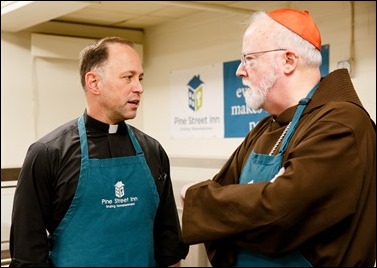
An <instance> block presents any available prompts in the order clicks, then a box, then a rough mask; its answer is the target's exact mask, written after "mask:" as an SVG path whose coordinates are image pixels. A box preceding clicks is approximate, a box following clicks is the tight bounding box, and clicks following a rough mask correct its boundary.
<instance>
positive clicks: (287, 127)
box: [268, 121, 292, 156]
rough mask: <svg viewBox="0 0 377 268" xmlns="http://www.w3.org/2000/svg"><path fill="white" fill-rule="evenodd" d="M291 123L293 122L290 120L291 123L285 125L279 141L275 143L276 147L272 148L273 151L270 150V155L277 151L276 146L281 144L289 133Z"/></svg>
mask: <svg viewBox="0 0 377 268" xmlns="http://www.w3.org/2000/svg"><path fill="white" fill-rule="evenodd" d="M291 123H292V121H291V122H289V124H288V125H287V126H286V127H285V129H284V131H283V133H281V135H280V137H279V139H278V141H277V142H276V143H275V145H274V147H273V148H272V150H271V152H270V153H269V154H268V155H270V156H271V155H273V153H274V152H275V150H276V148H277V147H278V146H279V144H280V143H281V141H282V140H283V138H284V136H285V134H287V131H288V129H289V127H290V125H291Z"/></svg>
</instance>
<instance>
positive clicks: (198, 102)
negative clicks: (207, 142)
mask: <svg viewBox="0 0 377 268" xmlns="http://www.w3.org/2000/svg"><path fill="white" fill-rule="evenodd" d="M222 74H223V65H222V63H220V64H214V65H208V66H202V67H196V68H193V69H187V70H180V71H172V72H171V73H170V81H171V82H170V84H171V119H170V120H171V122H170V123H171V124H170V125H171V133H172V137H173V138H176V139H182V138H223V137H224V113H223V107H224V97H223V89H224V85H223V79H222V77H223V75H222Z"/></svg>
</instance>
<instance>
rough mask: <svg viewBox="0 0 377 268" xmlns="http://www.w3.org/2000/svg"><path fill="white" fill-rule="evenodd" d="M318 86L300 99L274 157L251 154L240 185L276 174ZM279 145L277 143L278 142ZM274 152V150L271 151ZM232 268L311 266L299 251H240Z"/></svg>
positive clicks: (262, 180) (260, 180)
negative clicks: (272, 255)
mask: <svg viewBox="0 0 377 268" xmlns="http://www.w3.org/2000/svg"><path fill="white" fill-rule="evenodd" d="M317 87H318V85H317V86H315V87H314V88H313V89H312V90H311V91H310V92H309V94H308V96H307V97H306V98H304V99H301V100H300V101H299V104H298V108H297V110H296V112H295V114H294V116H293V119H292V122H291V123H290V124H288V126H287V128H286V129H285V130H284V132H283V134H282V136H281V137H280V138H282V140H281V146H280V149H279V152H278V153H277V154H276V155H272V154H273V151H271V153H270V154H268V155H266V154H257V153H255V152H254V151H252V152H251V154H250V156H249V158H248V160H247V162H246V164H245V166H244V167H243V169H242V171H241V175H240V182H239V183H240V184H245V183H257V182H264V181H271V179H273V178H274V177H275V175H276V174H278V172H279V170H280V168H281V163H282V160H283V153H284V151H285V150H286V148H287V146H288V144H289V141H290V139H291V138H292V136H293V134H294V131H295V129H296V126H297V123H298V121H299V119H300V117H301V114H302V112H303V111H304V109H305V107H306V105H307V104H308V103H309V101H310V98H311V97H312V95H313V94H314V92H315V90H316V89H317ZM279 140H280V139H279ZM278 143H279V142H278ZM278 143H277V144H278ZM273 150H274V149H273ZM234 267H312V265H311V264H310V263H309V262H308V261H307V260H306V259H305V258H304V257H303V256H302V255H301V253H300V252H299V251H293V252H291V253H288V254H285V255H284V256H281V257H277V258H270V257H267V256H263V255H260V254H257V253H255V252H252V251H249V250H246V249H241V250H240V251H239V253H238V255H237V257H236V262H235V265H234Z"/></svg>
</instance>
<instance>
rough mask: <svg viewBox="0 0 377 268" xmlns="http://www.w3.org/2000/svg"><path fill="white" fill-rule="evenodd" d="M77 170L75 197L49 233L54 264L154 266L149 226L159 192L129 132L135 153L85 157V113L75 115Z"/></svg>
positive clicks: (86, 152)
mask: <svg viewBox="0 0 377 268" xmlns="http://www.w3.org/2000/svg"><path fill="white" fill-rule="evenodd" d="M78 128H79V136H80V143H81V169H80V177H79V181H78V185H77V189H76V193H75V196H74V198H73V200H72V203H71V206H70V207H69V209H68V211H67V213H66V215H65V217H64V218H63V220H62V221H61V223H60V224H59V226H58V227H57V229H56V230H55V232H54V233H53V234H52V236H51V238H52V251H51V252H50V259H51V262H52V265H53V266H56V267H59V266H60V267H67V266H73V267H79V266H82V267H94V266H98V267H110V266H114V267H115V266H119V267H121V266H122V267H132V266H141V267H148V266H149V267H155V266H156V262H155V258H154V240H153V226H154V218H155V215H156V211H157V207H158V203H159V196H158V192H157V188H156V185H155V182H154V179H153V176H152V174H151V172H150V169H149V167H148V165H147V163H146V160H145V158H144V154H143V152H142V149H141V147H140V145H139V143H138V141H137V140H136V138H135V136H134V134H133V132H132V131H131V129H130V128H129V126H127V128H128V133H129V135H130V138H131V141H132V143H133V146H134V148H135V151H136V155H134V156H127V157H117V158H107V159H94V158H93V159H89V154H88V143H87V137H86V130H85V124H84V119H83V116H81V117H80V118H79V119H78Z"/></svg>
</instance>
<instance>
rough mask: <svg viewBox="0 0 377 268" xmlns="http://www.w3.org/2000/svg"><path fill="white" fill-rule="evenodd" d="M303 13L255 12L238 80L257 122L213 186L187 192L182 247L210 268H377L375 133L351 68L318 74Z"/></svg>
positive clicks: (315, 36)
mask: <svg viewBox="0 0 377 268" xmlns="http://www.w3.org/2000/svg"><path fill="white" fill-rule="evenodd" d="M320 50H321V36H320V32H319V30H318V28H317V26H316V24H315V22H314V21H313V20H312V18H311V17H310V15H309V12H308V11H300V10H295V9H278V10H274V11H271V12H268V13H266V12H262V11H261V12H255V13H253V14H252V16H251V20H250V24H249V26H248V28H247V29H246V31H245V33H244V37H243V43H242V56H241V63H240V65H239V67H238V69H237V73H236V74H237V76H239V77H241V78H242V80H243V83H244V84H245V86H247V87H248V90H247V91H246V93H245V100H246V103H247V105H248V106H250V107H251V108H253V109H260V108H263V109H264V110H266V111H267V112H268V113H269V114H270V115H269V116H267V117H266V118H264V119H262V120H261V121H260V122H259V123H258V124H257V126H256V127H255V128H254V129H253V130H252V131H251V132H250V133H248V135H247V136H246V138H245V140H244V141H243V142H242V143H241V144H240V146H239V147H238V148H237V149H236V150H235V151H234V152H233V154H232V155H231V156H230V158H229V159H228V161H227V162H226V163H225V164H224V166H223V167H222V168H221V170H220V171H219V172H218V174H216V175H215V176H214V177H213V178H212V180H206V181H202V182H199V183H196V184H191V185H186V186H185V187H183V189H182V191H181V197H182V201H183V202H184V209H183V216H182V232H183V240H184V242H186V243H188V244H197V243H204V244H205V246H206V250H207V254H208V258H209V260H210V262H211V264H212V266H214V267H230V266H233V267H284V266H285V267H311V266H319V267H321V266H322V267H372V266H373V265H374V263H375V258H376V132H375V124H374V122H373V121H372V120H371V118H370V116H369V114H368V113H367V111H366V110H365V109H364V108H363V105H362V103H361V101H360V99H359V97H358V96H357V93H356V91H355V89H354V87H353V85H352V81H351V79H350V76H349V74H348V72H347V70H346V69H340V70H336V71H334V72H331V73H330V74H328V75H327V76H326V77H324V78H321V74H320V65H321V61H322V58H321V53H320Z"/></svg>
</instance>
